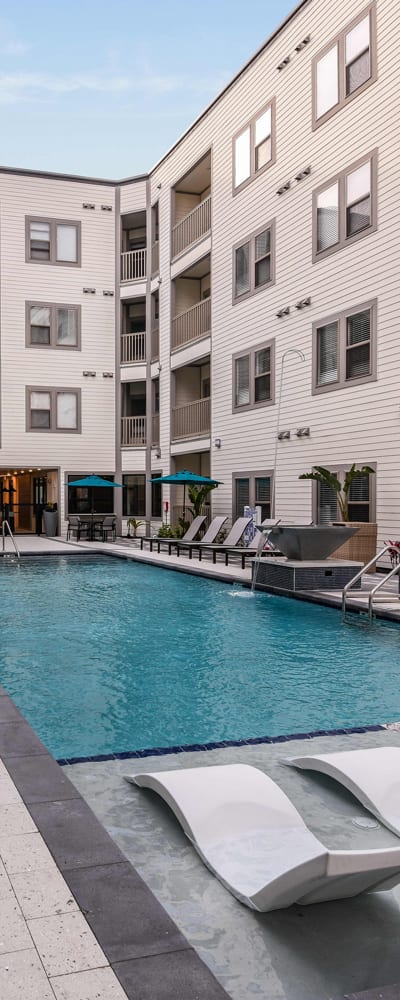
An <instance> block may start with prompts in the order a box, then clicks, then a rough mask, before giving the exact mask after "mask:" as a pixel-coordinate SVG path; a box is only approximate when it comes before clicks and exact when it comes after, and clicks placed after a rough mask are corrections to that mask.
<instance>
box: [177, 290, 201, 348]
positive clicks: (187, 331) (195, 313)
mask: <svg viewBox="0 0 400 1000" xmlns="http://www.w3.org/2000/svg"><path fill="white" fill-rule="evenodd" d="M210 330H211V299H210V298H208V299H204V301H203V302H197V303H196V305H195V306H191V308H190V309H187V310H186V312H184V313H181V315H180V316H175V319H173V320H172V344H171V347H172V350H174V349H176V348H177V347H183V346H184V345H185V344H189V343H190V341H191V340H197V339H198V338H199V337H203V336H204V334H206V333H209V332H210Z"/></svg>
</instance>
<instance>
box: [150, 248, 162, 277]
mask: <svg viewBox="0 0 400 1000" xmlns="http://www.w3.org/2000/svg"><path fill="white" fill-rule="evenodd" d="M159 267H160V244H159V242H158V240H156V242H155V243H153V246H152V248H151V273H152V274H157V271H158V270H159Z"/></svg>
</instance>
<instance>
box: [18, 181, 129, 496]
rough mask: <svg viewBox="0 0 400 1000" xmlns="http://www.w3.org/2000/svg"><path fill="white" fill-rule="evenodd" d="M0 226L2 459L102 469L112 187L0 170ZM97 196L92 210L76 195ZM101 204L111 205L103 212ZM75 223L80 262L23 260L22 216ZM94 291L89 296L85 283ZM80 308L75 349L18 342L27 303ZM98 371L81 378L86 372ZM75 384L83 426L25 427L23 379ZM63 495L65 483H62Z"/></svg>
mask: <svg viewBox="0 0 400 1000" xmlns="http://www.w3.org/2000/svg"><path fill="white" fill-rule="evenodd" d="M0 192H1V203H0V213H1V218H0V224H1V300H2V311H1V447H0V467H3V468H4V467H5V466H9V465H10V464H11V465H12V466H13V467H15V468H18V467H20V466H22V468H24V467H25V468H26V466H34V467H35V466H41V467H42V469H43V468H46V467H53V468H54V467H56V468H61V478H63V476H64V473H65V472H67V471H68V470H72V471H74V472H76V471H79V470H81V471H82V472H88V471H92V472H99V473H101V472H106V471H108V472H109V471H110V470H111V471H112V470H113V469H114V466H115V446H114V412H115V403H114V393H115V379H109V378H107V379H104V378H103V371H111V372H114V370H115V336H114V330H115V322H114V303H115V299H114V297H113V296H104V295H103V291H111V292H114V290H115V259H114V224H115V213H114V208H115V206H114V189H113V188H112V187H102V186H99V185H90V184H87V183H77V182H70V181H66V180H55V179H54V180H53V179H47V178H37V177H36V178H35V177H18V176H12V175H7V174H2V175H1V176H0ZM83 202H90V203H92V204H93V203H94V204H95V206H96V207H95V209H94V210H86V209H83V207H82V203H83ZM102 204H107V205H110V206H111V207H112V211H102V209H101V205H102ZM27 215H34V216H42V217H44V218H48V217H50V218H57V219H66V220H73V221H80V222H81V226H82V266H81V267H65V266H53V265H51V264H47V263H46V264H38V263H33V262H29V263H26V261H25V216H27ZM85 287H90V288H95V289H96V294H95V295H88V294H85V293H84V292H83V288H85ZM28 300H33V301H35V300H36V301H44V302H54V303H63V304H75V305H79V306H80V307H81V335H82V338H81V350H80V351H66V350H59V349H58V350H52V349H47V348H46V349H36V348H29V347H26V346H25V302H26V301H28ZM85 370H90V371H96V378H85V377H84V376H83V374H82V373H83V371H85ZM27 385H30V386H41V387H42V386H51V387H57V386H58V387H63V388H64V387H68V388H72V389H79V390H80V391H81V399H82V433H81V434H74V433H72V434H69V433H40V432H27V431H26V407H25V387H26V386H27ZM61 501H62V503H63V490H61Z"/></svg>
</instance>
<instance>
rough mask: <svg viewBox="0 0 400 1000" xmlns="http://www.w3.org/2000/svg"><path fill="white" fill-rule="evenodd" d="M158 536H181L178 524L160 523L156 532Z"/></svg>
mask: <svg viewBox="0 0 400 1000" xmlns="http://www.w3.org/2000/svg"><path fill="white" fill-rule="evenodd" d="M157 537H158V538H182V532H181V529H180V527H179V525H177V524H174V525H171V524H162V525H161V528H159V529H158V532H157Z"/></svg>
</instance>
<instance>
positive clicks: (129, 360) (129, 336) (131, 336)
mask: <svg viewBox="0 0 400 1000" xmlns="http://www.w3.org/2000/svg"><path fill="white" fill-rule="evenodd" d="M145 360H146V333H145V331H144V330H143V332H142V333H123V334H122V336H121V365H131V364H135V362H138V361H145Z"/></svg>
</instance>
